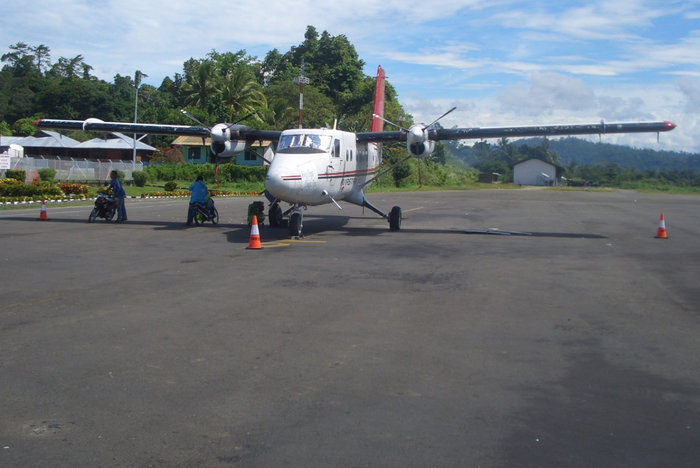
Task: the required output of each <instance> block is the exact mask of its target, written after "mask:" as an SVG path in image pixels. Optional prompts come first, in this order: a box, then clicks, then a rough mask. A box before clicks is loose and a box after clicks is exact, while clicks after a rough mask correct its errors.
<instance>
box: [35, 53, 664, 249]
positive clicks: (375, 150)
mask: <svg viewBox="0 0 700 468" xmlns="http://www.w3.org/2000/svg"><path fill="white" fill-rule="evenodd" d="M385 80H386V75H385V72H384V69H383V68H382V67H381V66H379V67H377V79H376V88H375V96H374V113H373V115H372V125H371V131H369V132H359V133H352V132H346V131H341V130H338V129H336V128H332V129H331V128H318V129H307V128H295V129H287V130H283V131H277V130H260V129H255V128H251V127H248V126H246V125H242V124H227V123H219V124H216V125H214V126H213V127H211V128H209V127H206V126H203V125H202V126H189V125H161V124H144V123H122V122H103V121H101V120H99V119H95V118H89V119H87V120H58V119H41V120H37V121H36V122H35V125H36V127H37V128H52V129H59V130H62V129H63V130H84V131H109V132H123V133H134V134H135V133H144V134H153V135H177V136H182V135H185V136H199V137H202V138H206V137H209V138H211V146H210V148H211V152H212V154H214V155H215V157H216V158H217V159H216V160H218V158H226V157H231V156H234V155H236V154H239V153H241V152H243V151H245V150H246V148H247V147H248V146H249V145H250V144H251V143H252V142H255V141H259V140H273V141H277V142H278V143H277V147H276V150H275V155H274V158H273V159H272V160H271V161H266V162H268V163H269V167H268V170H267V175H266V179H265V194H266V196H267V197H268V199H269V200H270V206H269V212H268V221H269V224H270V226H279V225H281V224H283V219H284V218H285V217H287V216H288V223H287V224H288V227H289V235H290V236H291V237H293V238H298V237H301V236H302V234H303V212H304V210H305V209H307V207H308V206H316V205H323V204H329V203H334V204H335V205H336V206H337V207H338V208H339V209H342V207H341V206H340V205H339V203H338V202H339V201H345V202H348V203H352V204H355V205H359V206H362V207H365V208H369V209H370V210H371V211H373V212H375V213H376V214H378V215H379V216H381V217H382V218H384V219H386V220H387V221H388V222H389V230H391V231H398V230H400V229H401V218H402V215H401V208H400V207H398V206H394V207H393V208H392V209H391V210H390V211H389V213H385V212H383V211H381V210H380V209H378V208H377V207H375V206H374V205H372V204H371V203H370V202H369V201H368V200H367V197H366V196H365V193H364V189H365V188H366V187H368V186H369V185H370V184H371V183H372V182H373V181H374V180H376V179H377V177H379V176H380V175H382V174H384V173H385V172H387V171H388V170H391V169H392V168H393V167H394V166H392V167H390V168H388V169H385V170H384V171H382V172H381V173H380V172H379V168H380V166H381V165H382V144H383V143H386V142H396V141H401V142H405V143H406V147H407V149H408V153H409V156H408V158H410V157H415V158H426V157H428V156H430V154H431V153H432V152H433V151H434V150H435V144H436V142H438V141H441V140H463V139H486V138H503V137H506V138H519V137H531V136H556V135H590V134H593V135H603V134H608V133H643V132H653V133H659V132H667V131H671V130H673V129H674V128H675V127H676V125H675V124H674V123H672V122H668V121H658V122H620V123H605V122H603V121H601V122H599V123H593V124H573V125H536V126H514V127H472V128H451V129H445V128H439V127H436V123H437V122H438V120H440V119H441V118H442V117H444V116H445V115H447V114H449V113H450V112H452V111H453V110H454V109H455V108H452V109H450V111H448V112H446V113H445V114H443V115H442V116H441V117H440V118H438V119H436V120H435V121H433V122H432V123H431V124H428V125H426V124H423V123H417V124H413V125H411V127H410V128H408V129H403V128H400V127H399V130H396V131H384V130H383V127H384V122H388V121H386V120H385V119H384V90H385ZM183 113H185V112H184V111H183ZM185 114H186V113H185ZM389 123H390V122H389ZM408 158H406V159H408ZM400 162H403V161H400ZM400 162H399V163H400ZM399 163H397V164H399ZM282 202H285V203H288V204H289V209H287V210H286V211H285V212H282V208H281V206H280V203H282Z"/></svg>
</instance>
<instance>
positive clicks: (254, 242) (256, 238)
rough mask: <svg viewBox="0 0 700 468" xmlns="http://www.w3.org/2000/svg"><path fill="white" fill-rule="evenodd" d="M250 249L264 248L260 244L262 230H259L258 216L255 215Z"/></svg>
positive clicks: (251, 230) (249, 242) (249, 244)
mask: <svg viewBox="0 0 700 468" xmlns="http://www.w3.org/2000/svg"><path fill="white" fill-rule="evenodd" d="M248 248H249V249H262V245H261V244H260V231H259V230H258V217H257V216H255V215H253V224H252V225H251V226H250V241H248Z"/></svg>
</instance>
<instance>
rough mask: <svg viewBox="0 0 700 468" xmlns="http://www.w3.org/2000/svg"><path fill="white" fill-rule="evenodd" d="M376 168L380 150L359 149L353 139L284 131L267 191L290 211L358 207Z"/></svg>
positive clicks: (368, 146)
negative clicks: (297, 207) (326, 206)
mask: <svg viewBox="0 0 700 468" xmlns="http://www.w3.org/2000/svg"><path fill="white" fill-rule="evenodd" d="M380 164H381V152H380V145H378V144H377V143H362V142H361V143H358V142H357V141H356V138H355V134H354V133H351V132H344V131H340V130H331V129H290V130H285V131H283V132H282V134H281V136H280V139H279V142H278V146H277V150H276V152H275V157H274V159H273V160H272V161H271V163H270V167H269V168H268V171H267V178H266V181H265V188H266V189H267V191H268V192H269V193H270V194H272V196H274V197H275V198H277V199H278V200H282V201H285V202H288V203H290V204H293V205H300V206H301V205H309V206H313V205H322V204H325V203H332V202H333V200H345V201H348V202H350V203H354V204H358V205H361V204H362V201H363V199H364V195H363V192H362V188H363V187H364V186H365V184H366V182H367V181H368V180H370V179H371V178H372V177H374V175H375V173H376V171H377V168H378V167H379V165H380Z"/></svg>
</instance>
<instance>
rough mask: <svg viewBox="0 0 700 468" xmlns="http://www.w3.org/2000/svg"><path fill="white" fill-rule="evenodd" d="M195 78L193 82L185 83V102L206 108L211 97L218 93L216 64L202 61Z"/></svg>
mask: <svg viewBox="0 0 700 468" xmlns="http://www.w3.org/2000/svg"><path fill="white" fill-rule="evenodd" d="M194 78H195V79H194V81H193V82H191V83H185V84H184V85H183V90H184V92H185V102H186V104H187V105H193V106H199V107H202V108H206V107H207V103H208V102H209V99H210V98H211V97H212V96H213V95H214V94H216V86H215V79H214V64H213V63H211V62H202V63H201V64H200V65H199V67H198V68H197V73H196V75H195V77H194Z"/></svg>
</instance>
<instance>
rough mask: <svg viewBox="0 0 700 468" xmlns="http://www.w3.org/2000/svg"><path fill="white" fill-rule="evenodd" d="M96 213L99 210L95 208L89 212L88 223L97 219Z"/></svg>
mask: <svg viewBox="0 0 700 468" xmlns="http://www.w3.org/2000/svg"><path fill="white" fill-rule="evenodd" d="M98 211H99V210H98V209H97V208H93V209H92V211H91V212H90V216H88V223H91V222H93V221H95V218H97V212H98Z"/></svg>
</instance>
